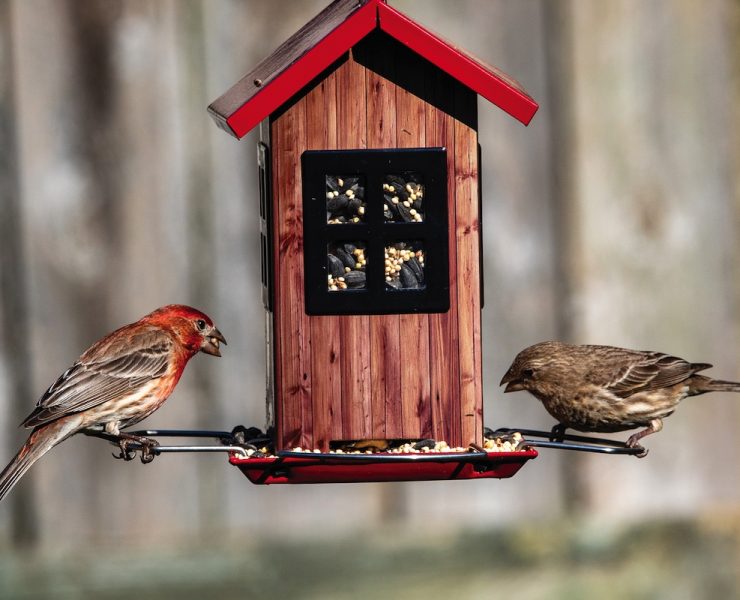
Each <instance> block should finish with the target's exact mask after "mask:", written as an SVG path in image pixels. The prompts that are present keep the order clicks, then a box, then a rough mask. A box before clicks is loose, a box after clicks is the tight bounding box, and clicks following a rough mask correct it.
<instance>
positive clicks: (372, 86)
mask: <svg viewBox="0 0 740 600" xmlns="http://www.w3.org/2000/svg"><path fill="white" fill-rule="evenodd" d="M366 81H367V142H368V147H369V148H393V147H394V146H395V144H396V86H395V85H394V84H393V83H391V82H390V81H388V80H387V79H385V78H384V77H381V76H380V75H378V74H376V73H375V72H373V71H370V70H368V71H367V76H366ZM370 352H371V354H372V356H373V360H372V364H371V365H370V367H371V369H370V370H371V374H370V376H371V382H372V435H373V437H380V438H398V437H402V436H403V432H402V428H401V404H400V396H401V370H400V359H401V348H400V329H399V317H398V315H375V316H373V317H371V318H370Z"/></svg>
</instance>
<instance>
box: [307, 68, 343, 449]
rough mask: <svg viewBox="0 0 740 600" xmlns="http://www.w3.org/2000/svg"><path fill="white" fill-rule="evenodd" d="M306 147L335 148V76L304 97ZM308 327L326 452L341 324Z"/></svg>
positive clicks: (338, 424) (338, 426)
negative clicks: (309, 328)
mask: <svg viewBox="0 0 740 600" xmlns="http://www.w3.org/2000/svg"><path fill="white" fill-rule="evenodd" d="M306 123H307V129H306V147H307V149H309V150H313V149H329V150H331V149H335V148H337V75H336V72H334V73H332V74H330V75H329V76H328V77H327V78H326V79H324V80H323V81H322V82H321V83H319V84H318V85H317V86H316V87H315V88H314V89H313V90H311V91H310V92H309V93H308V94H307V96H306ZM309 321H310V324H311V325H310V326H311V396H312V409H313V440H312V444H311V447H312V448H318V449H320V450H322V451H324V452H325V451H328V450H329V442H330V441H331V440H333V439H340V438H342V435H343V434H342V361H341V357H342V342H341V336H340V330H341V325H340V323H341V320H340V318H339V317H336V316H322V317H309Z"/></svg>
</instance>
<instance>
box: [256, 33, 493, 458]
mask: <svg viewBox="0 0 740 600" xmlns="http://www.w3.org/2000/svg"><path fill="white" fill-rule="evenodd" d="M370 37H371V38H373V39H370V40H367V43H365V42H363V46H362V47H355V49H354V50H353V52H352V55H351V56H349V58H348V60H346V61H344V62H343V63H342V64H341V65H339V66H338V67H336V68H335V69H334V70H332V71H331V72H330V73H328V74H324V76H323V78H321V79H320V80H319V81H318V82H314V84H312V86H309V88H308V89H307V90H304V92H302V93H301V94H300V95H299V96H298V98H296V99H294V100H293V101H292V103H291V104H290V105H289V106H288V107H287V108H286V109H285V110H283V111H282V112H281V113H280V114H277V115H273V118H272V119H271V124H270V126H271V134H272V136H271V138H272V149H271V151H272V156H273V164H274V168H273V170H272V172H273V202H274V207H275V210H274V212H273V215H274V217H273V218H274V231H275V232H276V235H275V238H274V248H273V252H274V258H275V260H274V264H275V298H276V302H275V324H274V327H275V331H276V334H277V335H276V336H275V357H276V365H275V368H276V411H275V413H276V427H277V438H276V441H277V447H278V449H283V448H292V447H295V446H301V447H303V448H319V449H321V450H327V449H328V447H329V442H330V441H331V440H339V439H344V440H351V439H364V438H370V437H374V438H427V437H433V438H435V439H444V440H446V441H447V442H448V443H450V445H455V446H457V445H465V444H468V443H469V442H473V441H480V440H481V438H482V419H483V415H482V404H483V401H482V373H481V347H480V346H481V335H480V309H481V305H480V263H479V237H478V236H479V229H478V223H479V215H478V210H479V206H478V164H477V163H478V157H477V131H476V122H475V119H476V96H475V94H474V93H473V92H471V91H470V90H468V89H467V88H464V87H463V86H461V85H460V84H458V83H456V82H455V81H454V80H453V79H451V78H450V77H449V76H447V75H445V74H444V73H442V72H441V71H439V70H438V69H437V68H436V67H434V66H432V65H431V64H429V63H427V62H426V61H424V60H423V59H420V58H419V57H418V56H416V55H415V54H413V53H411V52H409V51H406V50H405V49H403V47H401V46H400V45H398V44H395V43H391V42H390V41H389V40H390V38H385V37H382V36H370ZM355 58H357V60H355ZM358 61H359V62H358ZM360 62H362V64H360ZM363 65H366V66H363ZM396 74H398V77H397V76H396ZM394 81H396V82H398V83H399V85H397V83H394ZM402 86H403V87H402ZM422 98H424V99H425V100H426V101H424V100H422ZM423 146H445V147H446V148H447V165H448V167H447V168H448V196H449V198H448V200H449V201H448V209H449V223H450V233H449V244H450V295H451V297H450V310H449V311H448V312H447V313H443V314H403V315H371V316H367V315H359V316H341V317H340V316H328V317H327V316H307V315H306V314H305V310H304V285H303V243H302V242H303V230H302V228H303V214H302V198H301V154H302V153H303V151H304V150H309V149H311V150H319V149H335V148H340V149H342V148H345V149H361V148H396V147H423Z"/></svg>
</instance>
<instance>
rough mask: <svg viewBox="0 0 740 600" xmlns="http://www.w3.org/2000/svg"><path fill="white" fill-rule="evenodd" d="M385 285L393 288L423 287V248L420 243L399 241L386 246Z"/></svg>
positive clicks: (410, 288)
mask: <svg viewBox="0 0 740 600" xmlns="http://www.w3.org/2000/svg"><path fill="white" fill-rule="evenodd" d="M385 287H386V289H395V290H418V289H421V288H423V287H424V250H422V248H421V244H418V243H406V242H399V243H397V244H393V245H392V246H386V248H385Z"/></svg>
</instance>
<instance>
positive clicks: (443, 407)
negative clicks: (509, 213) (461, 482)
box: [425, 71, 462, 446]
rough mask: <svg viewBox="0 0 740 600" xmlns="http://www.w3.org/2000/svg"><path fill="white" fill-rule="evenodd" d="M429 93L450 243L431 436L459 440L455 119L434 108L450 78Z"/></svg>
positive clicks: (435, 330)
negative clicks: (441, 156)
mask: <svg viewBox="0 0 740 600" xmlns="http://www.w3.org/2000/svg"><path fill="white" fill-rule="evenodd" d="M427 85H428V94H429V96H431V97H433V99H435V100H437V102H435V103H434V105H432V104H427V105H426V115H425V118H426V141H427V144H428V145H429V146H440V147H445V148H447V199H448V200H447V210H448V222H449V223H450V227H449V233H448V244H449V278H450V279H449V280H450V310H449V311H448V312H446V313H439V314H432V315H429V358H430V400H431V409H432V411H431V412H432V433H431V437H433V438H434V439H439V440H446V441H447V442H448V443H450V444H452V445H454V446H457V445H460V444H462V437H461V436H462V430H461V424H460V419H461V416H460V414H461V412H460V402H459V398H460V386H459V377H460V361H459V353H458V331H457V309H458V301H457V233H456V229H455V226H454V224H455V222H456V202H455V183H456V180H455V122H454V119H453V117H452V116H451V115H449V114H448V113H446V112H444V111H442V110H440V109H439V108H436V106H437V105H439V104H442V105H452V104H453V96H454V94H453V89H454V88H453V85H452V82H451V81H450V80H449V79H448V78H447V77H446V76H444V75H442V74H441V73H440V72H438V71H436V72H433V74H432V75H431V76H430V77H429V79H428V81H427Z"/></svg>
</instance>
